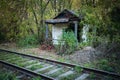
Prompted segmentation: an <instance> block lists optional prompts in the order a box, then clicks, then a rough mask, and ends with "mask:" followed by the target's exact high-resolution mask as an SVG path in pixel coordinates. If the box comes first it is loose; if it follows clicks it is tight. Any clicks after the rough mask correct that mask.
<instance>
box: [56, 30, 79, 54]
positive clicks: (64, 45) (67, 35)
mask: <svg viewBox="0 0 120 80" xmlns="http://www.w3.org/2000/svg"><path fill="white" fill-rule="evenodd" d="M76 46H77V40H76V37H75V35H74V33H73V32H72V31H71V32H63V36H62V37H61V39H60V41H59V44H58V48H59V49H58V50H59V54H70V53H72V52H73V51H74V50H75V49H76Z"/></svg>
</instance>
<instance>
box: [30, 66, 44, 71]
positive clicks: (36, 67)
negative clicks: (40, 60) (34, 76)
mask: <svg viewBox="0 0 120 80" xmlns="http://www.w3.org/2000/svg"><path fill="white" fill-rule="evenodd" d="M39 68H43V65H35V66H32V67H30V68H28V69H30V70H36V69H39Z"/></svg>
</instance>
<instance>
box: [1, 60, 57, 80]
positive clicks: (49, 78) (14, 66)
mask: <svg viewBox="0 0 120 80" xmlns="http://www.w3.org/2000/svg"><path fill="white" fill-rule="evenodd" d="M0 64H3V65H6V66H8V67H12V68H15V69H16V70H18V71H20V72H22V73H24V74H26V75H28V76H31V77H41V78H43V79H45V80H55V79H53V78H51V77H48V76H46V75H43V74H39V73H36V72H33V71H31V70H28V69H25V68H22V67H19V66H16V65H14V64H11V63H8V62H5V61H2V60H0Z"/></svg>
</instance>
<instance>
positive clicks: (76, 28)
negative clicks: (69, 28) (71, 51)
mask: <svg viewBox="0 0 120 80" xmlns="http://www.w3.org/2000/svg"><path fill="white" fill-rule="evenodd" d="M74 25H75V27H74V29H75V32H74V33H75V37H76V39H77V33H78V22H77V21H74ZM76 44H77V45H78V40H77V42H76Z"/></svg>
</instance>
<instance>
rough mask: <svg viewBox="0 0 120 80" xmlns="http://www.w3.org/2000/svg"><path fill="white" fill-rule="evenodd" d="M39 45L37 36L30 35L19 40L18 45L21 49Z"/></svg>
mask: <svg viewBox="0 0 120 80" xmlns="http://www.w3.org/2000/svg"><path fill="white" fill-rule="evenodd" d="M37 44H38V40H37V38H36V35H28V36H26V37H24V38H22V39H19V40H18V42H17V45H18V46H20V47H30V46H35V45H37Z"/></svg>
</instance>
